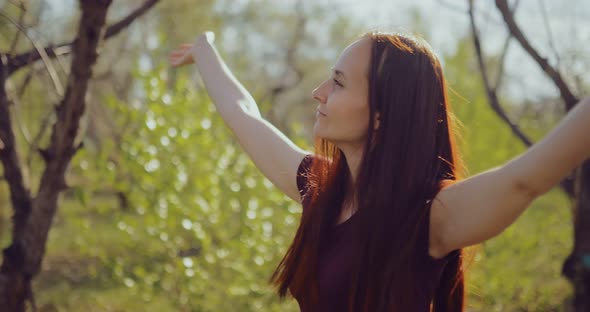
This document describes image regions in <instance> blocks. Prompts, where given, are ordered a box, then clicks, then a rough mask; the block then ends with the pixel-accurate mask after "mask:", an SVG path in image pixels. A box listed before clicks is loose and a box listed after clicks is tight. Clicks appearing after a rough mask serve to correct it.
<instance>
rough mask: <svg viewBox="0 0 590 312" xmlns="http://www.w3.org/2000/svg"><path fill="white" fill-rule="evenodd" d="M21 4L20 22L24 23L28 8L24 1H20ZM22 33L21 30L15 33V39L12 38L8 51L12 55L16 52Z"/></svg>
mask: <svg viewBox="0 0 590 312" xmlns="http://www.w3.org/2000/svg"><path fill="white" fill-rule="evenodd" d="M19 6H20V9H21V11H20V15H19V16H18V24H19V25H22V24H23V22H24V19H25V14H26V13H27V9H26V8H25V3H24V2H23V1H20V3H19ZM20 35H21V32H20V31H17V32H16V34H14V39H13V40H12V44H11V45H10V52H9V53H8V54H9V55H12V54H13V53H14V51H15V49H16V46H17V45H18V41H19V39H20Z"/></svg>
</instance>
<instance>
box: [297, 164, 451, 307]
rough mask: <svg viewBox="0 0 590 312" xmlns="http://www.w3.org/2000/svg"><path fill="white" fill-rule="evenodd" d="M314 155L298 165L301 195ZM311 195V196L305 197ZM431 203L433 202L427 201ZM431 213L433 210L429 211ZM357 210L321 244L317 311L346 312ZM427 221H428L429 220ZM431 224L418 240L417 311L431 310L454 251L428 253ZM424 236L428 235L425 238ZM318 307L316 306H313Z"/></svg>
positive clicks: (305, 203)
mask: <svg viewBox="0 0 590 312" xmlns="http://www.w3.org/2000/svg"><path fill="white" fill-rule="evenodd" d="M312 157H313V156H312V155H307V156H305V158H304V159H303V161H302V162H301V164H300V165H299V168H298V170H297V187H298V189H299V192H300V194H301V195H303V194H305V192H306V191H307V187H308V185H307V183H306V182H307V178H306V177H305V175H304V173H305V172H307V170H308V169H309V167H310V166H311V160H312ZM306 199H308V198H306ZM308 205H309V200H304V201H303V209H304V210H305V209H308ZM427 206H428V207H430V205H427ZM428 215H430V213H428ZM355 217H356V214H353V215H352V216H351V217H350V218H349V219H347V220H346V221H344V222H342V223H340V224H337V225H335V226H334V228H333V229H332V230H331V231H329V232H328V235H327V237H326V239H325V240H323V242H322V244H321V246H320V248H321V250H320V255H319V262H318V272H319V273H318V274H319V276H318V284H319V285H318V286H319V298H320V309H317V311H325V312H346V311H347V302H348V287H349V285H350V283H351V280H350V275H351V266H352V263H351V261H352V257H353V255H354V253H355V250H353V248H352V247H353V244H352V243H351V242H352V240H353V239H355V235H353V230H352V229H353V225H354V223H355V222H357V218H355ZM427 224H428V223H427ZM427 231H428V227H426V231H423V232H424V233H420V234H421V235H420V237H421V239H420V240H419V242H423V243H424V244H425V248H424V250H425V252H424V253H425V254H424V255H423V257H422V259H420V260H419V265H418V272H419V278H420V279H421V280H422V284H423V285H424V287H423V288H422V289H423V291H422V293H421V294H420V296H419V297H420V298H423V300H418V301H419V302H416V306H415V309H412V311H415V312H428V311H430V302H431V301H432V297H433V295H434V290H435V288H436V286H437V285H438V280H439V276H440V274H441V272H442V269H443V267H444V264H445V263H446V262H447V261H448V258H449V257H450V256H451V255H452V254H455V253H452V254H449V256H447V257H444V258H442V259H438V260H437V259H434V258H432V257H431V256H430V255H429V254H428V232H427ZM424 238H425V239H424ZM295 299H296V300H297V302H298V303H299V308H300V310H301V312H312V311H304V310H303V308H302V305H301V298H295ZM314 310H315V309H314Z"/></svg>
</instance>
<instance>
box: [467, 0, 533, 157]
mask: <svg viewBox="0 0 590 312" xmlns="http://www.w3.org/2000/svg"><path fill="white" fill-rule="evenodd" d="M468 2H469V9H468V13H469V20H470V24H471V33H472V35H473V45H474V47H475V54H476V56H477V62H478V64H479V69H480V72H481V76H482V79H483V83H484V86H485V88H486V94H487V96H488V100H489V102H490V105H491V106H492V109H493V110H494V111H495V112H496V113H497V114H498V116H500V118H501V119H502V120H503V121H504V122H505V123H506V124H508V126H509V127H510V129H511V130H512V133H514V135H516V136H517V137H518V138H519V139H520V141H521V142H523V143H524V144H525V145H526V146H531V145H532V144H533V143H532V141H531V139H529V138H528V136H527V135H526V134H524V132H523V131H522V130H521V129H520V127H519V126H518V125H517V124H515V123H514V122H512V121H511V120H510V118H509V117H508V115H507V114H506V112H505V111H504V109H503V108H502V106H501V105H500V101H499V100H498V96H497V94H496V92H495V89H494V88H493V87H492V86H491V83H490V81H489V78H488V71H487V67H486V64H485V62H484V60H483V56H482V52H481V42H480V40H479V35H478V31H477V27H476V25H475V17H474V15H473V0H469V1H468Z"/></svg>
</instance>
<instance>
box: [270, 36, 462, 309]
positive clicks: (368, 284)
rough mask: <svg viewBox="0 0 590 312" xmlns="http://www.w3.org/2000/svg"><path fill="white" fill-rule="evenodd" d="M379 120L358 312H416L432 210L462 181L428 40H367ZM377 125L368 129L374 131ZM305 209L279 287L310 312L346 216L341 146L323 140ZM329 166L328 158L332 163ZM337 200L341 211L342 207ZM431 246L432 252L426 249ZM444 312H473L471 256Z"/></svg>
mask: <svg viewBox="0 0 590 312" xmlns="http://www.w3.org/2000/svg"><path fill="white" fill-rule="evenodd" d="M363 37H364V38H370V39H371V42H372V50H371V59H370V64H369V72H368V81H369V99H368V102H369V107H370V116H375V114H376V113H377V112H378V113H379V116H380V121H379V127H378V129H377V130H376V131H373V130H370V131H368V133H367V142H371V144H365V147H364V153H363V158H362V160H361V163H360V165H359V173H358V178H357V179H356V181H355V184H354V186H353V188H354V190H355V191H356V195H357V197H356V198H357V201H358V210H357V212H356V214H358V216H356V215H355V218H359V223H358V226H357V228H356V230H357V231H358V232H357V236H358V238H359V241H358V245H357V247H358V248H359V249H358V251H359V252H358V253H356V254H355V259H353V263H354V264H355V265H354V266H353V269H352V270H353V271H352V284H351V285H350V286H351V287H350V296H349V304H348V306H349V311H392V310H393V311H410V310H411V308H410V307H411V306H413V305H412V304H413V302H414V301H416V300H420V299H418V298H417V297H416V296H417V295H416V294H417V293H418V292H417V290H418V289H419V288H420V286H422V284H420V279H419V278H418V274H419V273H420V272H417V268H416V266H415V265H416V263H418V262H419V261H420V259H419V257H420V256H421V255H422V256H423V255H424V254H426V255H427V254H428V246H427V239H426V241H425V242H424V241H423V240H422V239H421V236H420V235H422V234H420V233H424V232H426V233H428V227H429V223H428V220H429V218H428V217H429V216H428V213H429V211H430V205H431V203H432V202H429V200H431V199H433V198H434V197H435V196H436V194H437V193H438V192H439V191H440V190H441V188H442V187H443V184H445V183H448V182H449V181H456V180H458V179H460V178H461V174H462V170H463V166H462V162H461V160H460V158H459V157H458V152H457V148H456V143H455V138H454V137H455V132H456V130H455V120H454V117H453V115H452V112H451V108H450V106H449V103H448V97H447V91H446V86H445V79H444V77H443V73H442V68H441V65H440V62H439V60H438V58H437V57H436V55H435V54H434V53H433V52H432V50H431V49H430V47H429V46H428V44H427V43H426V42H425V41H423V40H421V39H418V38H415V37H413V36H408V35H401V34H384V33H375V32H371V33H367V34H365V35H364V36H363ZM373 124H374V119H373V118H369V126H368V129H374V128H373V127H374V125H373ZM315 156H317V157H314V159H313V162H312V164H311V170H310V174H309V177H308V182H309V184H308V186H309V188H310V192H307V193H306V198H304V205H308V206H306V207H310V209H307V212H305V211H306V210H304V214H303V215H302V217H301V222H300V225H299V228H298V230H297V233H296V235H295V238H294V241H293V243H292V244H291V246H290V248H289V249H288V251H287V253H286V255H285V256H284V258H283V259H282V261H281V263H280V264H279V266H278V267H277V269H276V270H275V272H274V273H273V275H272V277H271V279H270V282H271V283H273V284H274V285H275V286H276V287H277V288H278V293H279V296H280V297H281V298H284V297H285V295H286V294H287V291H290V292H291V294H293V295H294V296H295V297H298V298H302V299H303V302H302V303H301V304H302V305H303V306H304V307H308V308H309V309H310V310H312V309H313V307H316V306H317V304H318V300H319V298H318V297H319V296H318V286H317V272H316V267H317V263H318V256H319V251H320V242H321V240H322V238H323V237H324V235H325V233H326V231H328V230H329V229H330V227H332V226H333V225H334V224H335V221H336V220H337V217H338V215H339V213H340V209H341V204H342V202H343V200H344V194H345V193H346V192H347V187H346V185H347V183H348V182H349V181H350V178H351V177H350V171H349V168H348V165H347V162H346V159H345V155H344V154H343V153H342V151H341V150H340V149H338V148H337V147H336V146H335V145H334V144H333V143H330V142H329V141H327V140H324V139H322V138H319V137H316V138H315ZM325 160H328V161H325ZM334 203H336V204H334ZM424 245H426V246H424ZM432 295H433V302H432V308H433V311H435V312H457V311H463V306H464V280H463V269H462V250H458V251H455V252H454V253H453V255H452V257H449V260H448V262H447V263H446V265H445V266H444V269H443V272H442V275H441V277H440V282H439V284H438V286H437V287H436V289H435V290H434V294H432Z"/></svg>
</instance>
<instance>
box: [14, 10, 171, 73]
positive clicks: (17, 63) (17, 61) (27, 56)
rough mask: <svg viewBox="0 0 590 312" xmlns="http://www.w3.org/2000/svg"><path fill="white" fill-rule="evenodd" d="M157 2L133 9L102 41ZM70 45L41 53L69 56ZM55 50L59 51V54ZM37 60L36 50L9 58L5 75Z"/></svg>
mask: <svg viewBox="0 0 590 312" xmlns="http://www.w3.org/2000/svg"><path fill="white" fill-rule="evenodd" d="M159 1H160V0H146V1H145V2H144V3H143V4H142V5H141V6H140V7H139V8H137V9H135V10H134V11H133V12H131V13H130V14H129V15H127V16H126V17H124V18H123V19H121V20H120V21H119V22H117V23H115V24H113V25H111V26H109V27H108V28H107V29H106V31H105V34H104V37H103V39H109V38H111V37H113V36H115V35H117V34H118V33H120V32H121V30H123V29H125V28H126V27H128V26H129V25H130V24H131V23H132V22H133V21H134V20H135V19H137V18H138V17H140V16H141V15H143V14H145V13H146V12H147V11H149V9H151V8H152V7H153V6H154V5H156V4H157V3H158V2H159ZM72 44H73V42H72V41H70V42H65V43H61V44H58V45H57V46H48V47H46V48H44V49H42V51H43V53H44V54H46V55H47V56H48V57H50V58H55V57H57V56H58V55H66V54H69V53H70V52H71V49H70V47H71V46H72ZM56 50H59V52H58V51H56ZM39 59H41V52H40V51H38V50H31V51H28V52H24V53H21V54H18V55H15V56H14V57H9V61H8V70H7V73H8V75H11V74H12V73H14V72H15V71H17V70H18V69H20V68H22V67H23V66H27V65H28V64H31V63H33V62H36V61H38V60H39Z"/></svg>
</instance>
